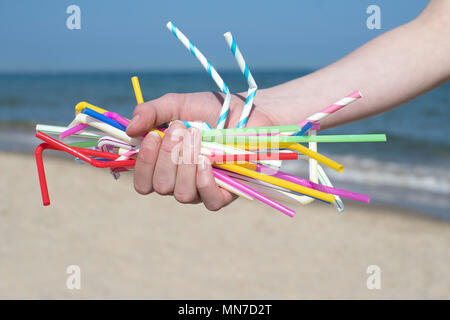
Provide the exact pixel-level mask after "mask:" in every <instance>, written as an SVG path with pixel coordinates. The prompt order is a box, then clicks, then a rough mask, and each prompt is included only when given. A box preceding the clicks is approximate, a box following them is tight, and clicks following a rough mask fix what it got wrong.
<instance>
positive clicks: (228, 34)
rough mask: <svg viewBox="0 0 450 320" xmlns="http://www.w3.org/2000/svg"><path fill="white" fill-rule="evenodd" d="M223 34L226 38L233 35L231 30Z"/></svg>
mask: <svg viewBox="0 0 450 320" xmlns="http://www.w3.org/2000/svg"><path fill="white" fill-rule="evenodd" d="M223 36H224V37H225V38H227V37H231V32H230V31H228V32H225V33H224V34H223Z"/></svg>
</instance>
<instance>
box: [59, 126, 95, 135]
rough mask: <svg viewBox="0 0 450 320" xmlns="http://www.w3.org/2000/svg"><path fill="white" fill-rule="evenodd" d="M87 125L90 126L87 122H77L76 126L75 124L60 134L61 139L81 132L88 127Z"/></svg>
mask: <svg viewBox="0 0 450 320" xmlns="http://www.w3.org/2000/svg"><path fill="white" fill-rule="evenodd" d="M87 127H89V125H87V124H85V123H80V124H77V125H76V126H73V127H72V128H70V129H67V130H66V131H63V132H61V133H60V134H59V137H60V138H61V139H64V138H67V137H68V136H71V135H73V134H75V133H77V132H80V131H81V130H84V129H86V128H87Z"/></svg>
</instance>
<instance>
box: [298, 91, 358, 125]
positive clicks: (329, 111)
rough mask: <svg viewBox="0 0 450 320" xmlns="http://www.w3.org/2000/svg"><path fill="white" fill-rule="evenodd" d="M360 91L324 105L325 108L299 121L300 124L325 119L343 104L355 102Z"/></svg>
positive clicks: (343, 105)
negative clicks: (326, 105)
mask: <svg viewBox="0 0 450 320" xmlns="http://www.w3.org/2000/svg"><path fill="white" fill-rule="evenodd" d="M361 97H362V95H361V92H360V91H355V92H352V93H350V94H349V95H348V96H346V97H345V98H344V99H341V100H339V101H338V102H335V103H334V104H332V105H330V106H328V107H326V108H325V109H323V110H321V111H320V112H317V113H314V114H313V115H311V116H309V117H308V118H306V119H305V120H303V121H302V122H300V123H299V125H300V126H302V127H303V126H304V125H305V124H306V123H307V122H308V121H311V122H313V123H314V122H318V121H320V120H322V119H325V118H326V117H328V116H329V115H330V114H332V113H333V112H336V111H338V110H340V109H342V108H343V107H345V106H348V105H349V104H350V103H352V102H355V101H356V100H358V99H359V98H361Z"/></svg>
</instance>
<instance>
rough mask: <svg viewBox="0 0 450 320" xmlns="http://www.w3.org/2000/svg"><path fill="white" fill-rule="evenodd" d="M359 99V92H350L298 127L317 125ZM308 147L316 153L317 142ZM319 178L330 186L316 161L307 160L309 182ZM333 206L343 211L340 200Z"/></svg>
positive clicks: (311, 132) (314, 133) (305, 198)
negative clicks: (308, 124)
mask: <svg viewBox="0 0 450 320" xmlns="http://www.w3.org/2000/svg"><path fill="white" fill-rule="evenodd" d="M361 97H362V95H361V92H360V91H355V92H352V93H351V94H349V95H348V96H346V97H345V98H343V99H341V100H339V101H338V102H336V103H334V104H332V105H330V106H328V107H326V108H325V109H323V110H322V111H320V112H317V113H314V114H313V115H311V116H309V117H308V118H306V119H305V120H303V121H302V122H300V123H299V125H300V126H302V127H303V126H304V125H306V124H307V123H308V122H312V123H317V122H318V121H320V120H322V119H324V118H326V117H328V116H329V115H330V114H332V113H333V112H336V111H338V110H340V109H342V108H343V107H345V106H348V105H349V104H350V103H352V102H354V101H356V100H358V99H359V98H361ZM316 134H317V131H316V130H310V131H309V132H308V135H309V136H315V135H316ZM308 147H309V149H311V150H312V151H317V142H314V141H313V142H309V143H308ZM319 178H320V180H321V182H322V183H323V184H325V185H328V186H331V182H330V181H329V179H328V177H327V175H326V174H325V171H324V170H323V169H322V170H320V171H319V169H318V163H317V160H315V159H311V158H310V159H309V180H311V181H312V182H314V183H318V182H319ZM327 182H328V183H327ZM302 200H303V201H305V203H309V202H312V201H314V199H313V198H311V197H307V196H302ZM334 205H335V207H336V208H337V209H338V211H339V212H341V211H343V210H344V204H343V203H342V200H341V199H340V198H339V197H337V198H335V202H334Z"/></svg>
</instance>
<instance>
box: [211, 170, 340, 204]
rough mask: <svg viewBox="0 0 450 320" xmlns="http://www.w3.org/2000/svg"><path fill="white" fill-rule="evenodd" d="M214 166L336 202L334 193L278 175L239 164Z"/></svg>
mask: <svg viewBox="0 0 450 320" xmlns="http://www.w3.org/2000/svg"><path fill="white" fill-rule="evenodd" d="M214 166H216V167H218V168H222V169H225V170H228V171H232V172H236V173H239V174H242V175H244V176H247V177H250V178H255V179H258V180H261V181H265V182H268V183H271V184H274V185H277V186H280V187H283V188H286V189H289V190H293V191H296V192H300V193H303V194H306V195H309V196H312V197H315V198H318V199H321V200H324V201H326V202H330V203H332V202H334V196H333V195H330V194H327V193H324V192H320V191H317V190H314V189H311V188H307V187H304V186H301V185H298V184H295V183H292V182H290V181H285V180H283V179H280V178H276V177H272V176H268V175H265V174H261V173H259V172H256V171H252V170H249V169H246V168H243V167H240V166H237V165H233V164H214Z"/></svg>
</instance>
